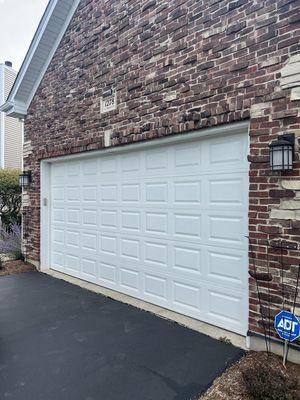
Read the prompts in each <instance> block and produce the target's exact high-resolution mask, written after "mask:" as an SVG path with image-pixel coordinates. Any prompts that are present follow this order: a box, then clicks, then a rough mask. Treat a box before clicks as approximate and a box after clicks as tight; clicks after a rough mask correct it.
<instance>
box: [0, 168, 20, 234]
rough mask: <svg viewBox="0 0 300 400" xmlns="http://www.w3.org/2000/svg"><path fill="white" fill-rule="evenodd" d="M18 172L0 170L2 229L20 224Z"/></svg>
mask: <svg viewBox="0 0 300 400" xmlns="http://www.w3.org/2000/svg"><path fill="white" fill-rule="evenodd" d="M19 174H20V171H19V170H5V169H3V170H0V215H1V222H2V225H3V227H4V228H6V229H8V230H10V227H11V226H12V225H13V224H19V225H20V224H21V212H20V209H21V194H22V189H21V187H20V185H19Z"/></svg>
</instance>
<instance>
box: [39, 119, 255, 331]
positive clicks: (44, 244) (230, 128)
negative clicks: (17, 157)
mask: <svg viewBox="0 0 300 400" xmlns="http://www.w3.org/2000/svg"><path fill="white" fill-rule="evenodd" d="M248 133H249V122H248V121H247V122H240V123H235V124H230V125H224V126H220V127H214V128H207V129H203V130H199V131H195V132H192V133H185V134H181V135H174V136H171V137H165V138H160V139H155V140H151V141H145V142H139V143H135V144H130V145H124V146H117V147H108V148H105V149H102V150H96V151H88V152H84V153H79V154H74V155H66V156H61V157H55V158H51V159H45V160H42V161H41V172H40V173H41V215H40V217H41V242H40V245H41V248H40V254H41V263H40V268H41V270H42V271H45V270H48V269H51V261H50V259H51V257H50V252H51V234H50V232H51V165H52V164H53V163H58V162H65V161H69V160H70V161H71V160H80V159H81V160H84V159H86V158H91V157H101V156H105V155H108V154H111V155H112V154H121V153H124V154H126V153H130V152H132V151H137V150H145V149H150V148H155V147H160V146H163V145H170V144H179V143H188V142H191V141H195V140H197V139H199V140H200V139H205V138H213V137H218V136H220V137H221V136H222V137H224V136H225V137H226V135H230V136H231V135H234V134H245V135H247V138H249V134H248ZM248 143H249V139H248ZM248 197H249V196H247V207H248V204H249V203H248V201H249V199H248ZM247 262H248V258H247ZM247 267H248V266H247ZM246 290H247V293H246V298H247V309H246V307H245V310H244V312H245V316H247V318H245V323H244V326H243V331H242V332H241V331H239V332H238V331H235V332H236V333H239V334H243V335H244V336H246V333H247V329H248V313H249V300H248V299H249V287H248V285H247V289H246ZM146 301H147V300H146ZM173 311H174V310H173ZM179 312H180V311H179ZM204 322H208V321H205V320H204ZM232 331H234V329H232Z"/></svg>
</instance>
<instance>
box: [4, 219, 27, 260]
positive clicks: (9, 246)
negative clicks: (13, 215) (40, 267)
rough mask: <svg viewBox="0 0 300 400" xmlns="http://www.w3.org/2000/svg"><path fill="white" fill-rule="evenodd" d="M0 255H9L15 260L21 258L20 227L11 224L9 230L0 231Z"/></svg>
mask: <svg viewBox="0 0 300 400" xmlns="http://www.w3.org/2000/svg"><path fill="white" fill-rule="evenodd" d="M0 253H4V254H9V255H11V256H13V258H14V259H15V260H19V259H21V258H22V252H21V227H20V225H19V224H13V225H11V226H10V229H9V230H7V229H4V228H1V229H0Z"/></svg>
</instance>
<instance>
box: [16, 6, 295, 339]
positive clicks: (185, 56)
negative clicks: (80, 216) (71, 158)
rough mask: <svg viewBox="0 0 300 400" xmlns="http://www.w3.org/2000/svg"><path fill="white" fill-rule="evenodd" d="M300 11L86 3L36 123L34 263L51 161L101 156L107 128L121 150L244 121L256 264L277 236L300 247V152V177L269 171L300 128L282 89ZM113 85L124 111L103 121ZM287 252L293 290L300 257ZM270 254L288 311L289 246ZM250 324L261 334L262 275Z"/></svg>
mask: <svg viewBox="0 0 300 400" xmlns="http://www.w3.org/2000/svg"><path fill="white" fill-rule="evenodd" d="M299 8H300V2H299V0H298V1H294V0H279V1H276V0H256V1H255V0H234V1H230V0H228V1H225V0H223V1H222V0H221V1H219V0H200V1H199V0H173V1H169V0H143V1H140V0H127V1H121V0H119V1H105V0H82V1H81V4H80V6H79V8H78V10H77V12H76V14H75V16H74V18H73V20H72V22H71V25H70V27H69V29H68V31H67V33H66V35H65V37H64V39H63V40H62V43H61V44H60V46H59V49H58V50H57V52H56V54H55V56H54V58H53V60H52V62H51V64H50V66H49V68H48V71H47V73H46V75H45V77H44V79H43V81H42V84H41V85H40V87H39V89H38V92H37V94H36V95H35V97H34V100H33V102H32V104H31V106H30V109H29V113H28V116H27V117H26V121H25V144H26V146H27V147H29V150H28V151H27V152H26V155H25V166H26V168H28V169H31V170H32V171H33V184H32V187H31V188H30V190H29V191H28V195H29V200H28V201H27V202H24V220H25V247H26V255H27V257H28V258H29V259H31V260H36V261H38V260H39V256H40V255H39V242H40V232H39V211H40V210H39V161H40V160H41V159H43V158H47V157H52V156H58V155H64V154H70V153H75V152H82V151H88V150H94V149H100V148H101V147H102V146H103V134H104V132H105V131H107V130H111V131H112V144H113V145H119V144H125V143H130V142H136V141H140V140H147V139H152V138H157V137H161V136H165V135H171V134H177V133H182V134H183V133H184V132H189V131H192V130H195V129H201V128H207V127H210V126H215V125H219V124H227V123H233V122H235V121H240V120H242V119H250V121H251V124H250V142H251V144H250V155H249V161H250V209H249V227H250V228H249V230H250V238H251V241H252V243H253V251H254V255H255V258H256V259H257V261H256V263H257V265H258V266H259V268H264V267H265V266H266V260H267V246H266V243H267V241H269V240H274V239H278V237H281V236H282V237H283V238H284V239H285V240H286V243H288V244H289V245H291V244H295V247H297V246H298V244H299V239H300V222H299V219H300V216H299V214H297V212H296V211H294V213H293V214H289V211H288V210H289V208H287V207H291V206H292V205H291V204H289V203H286V200H289V199H292V200H293V201H295V200H294V198H296V196H298V195H299V192H297V191H296V190H294V189H286V188H284V187H283V186H287V184H286V183H284V185H283V184H282V182H283V180H285V181H286V180H288V179H293V178H299V168H300V163H299V154H298V152H297V154H296V162H295V165H294V166H295V169H294V171H293V172H291V173H288V174H285V176H278V175H275V174H273V173H272V172H271V171H270V168H269V156H268V144H269V142H270V141H271V140H272V139H273V138H276V136H277V134H279V133H281V132H286V131H287V132H295V133H298V134H299V133H300V119H299V105H300V102H299V100H298V101H297V100H296V101H291V99H290V96H291V89H284V90H283V89H282V88H281V85H280V78H281V71H282V68H283V67H284V66H285V65H286V64H287V63H288V62H289V58H290V56H291V55H293V54H297V53H298V52H299V47H300V46H299V36H300V35H299V32H300V30H299V27H300V13H299ZM110 88H113V89H115V90H116V91H117V98H118V109H117V110H116V111H111V112H109V113H107V114H103V115H100V97H101V95H102V93H103V91H105V90H107V89H110ZM297 140H298V139H297ZM286 208H287V209H286ZM273 209H275V213H274V211H272V210H273ZM276 209H278V210H277V214H276ZM282 210H283V214H282V213H280V212H281V211H282ZM285 211H287V212H285ZM271 212H273V213H274V216H275V217H276V219H274V218H271V217H272V215H270V213H271ZM278 212H279V213H278ZM298 213H299V211H298ZM288 217H289V218H288ZM297 219H298V220H297ZM284 252H285V255H284V263H285V281H286V285H287V287H288V288H290V287H292V285H293V282H294V280H295V274H296V265H298V264H299V253H298V252H297V251H296V250H295V249H293V250H284ZM250 256H251V258H252V253H251V254H250ZM269 259H270V262H271V267H272V273H273V275H274V280H273V282H272V283H271V291H272V298H273V300H274V307H280V304H279V303H280V302H281V299H280V295H279V294H280V285H279V269H278V265H279V264H278V249H276V248H275V249H271V250H270V257H269ZM251 268H253V265H252V263H251ZM265 290H266V288H265ZM263 296H264V295H263ZM250 329H251V330H252V331H256V332H262V327H261V323H260V316H259V307H258V300H257V294H256V290H255V287H254V282H253V281H252V280H250Z"/></svg>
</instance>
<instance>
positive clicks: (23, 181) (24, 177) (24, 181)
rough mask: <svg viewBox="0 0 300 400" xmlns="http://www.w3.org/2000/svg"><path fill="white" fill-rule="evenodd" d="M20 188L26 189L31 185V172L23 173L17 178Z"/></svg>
mask: <svg viewBox="0 0 300 400" xmlns="http://www.w3.org/2000/svg"><path fill="white" fill-rule="evenodd" d="M19 182H20V186H21V187H22V188H26V187H28V186H29V185H30V184H31V171H23V173H22V174H21V175H20V176H19Z"/></svg>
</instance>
